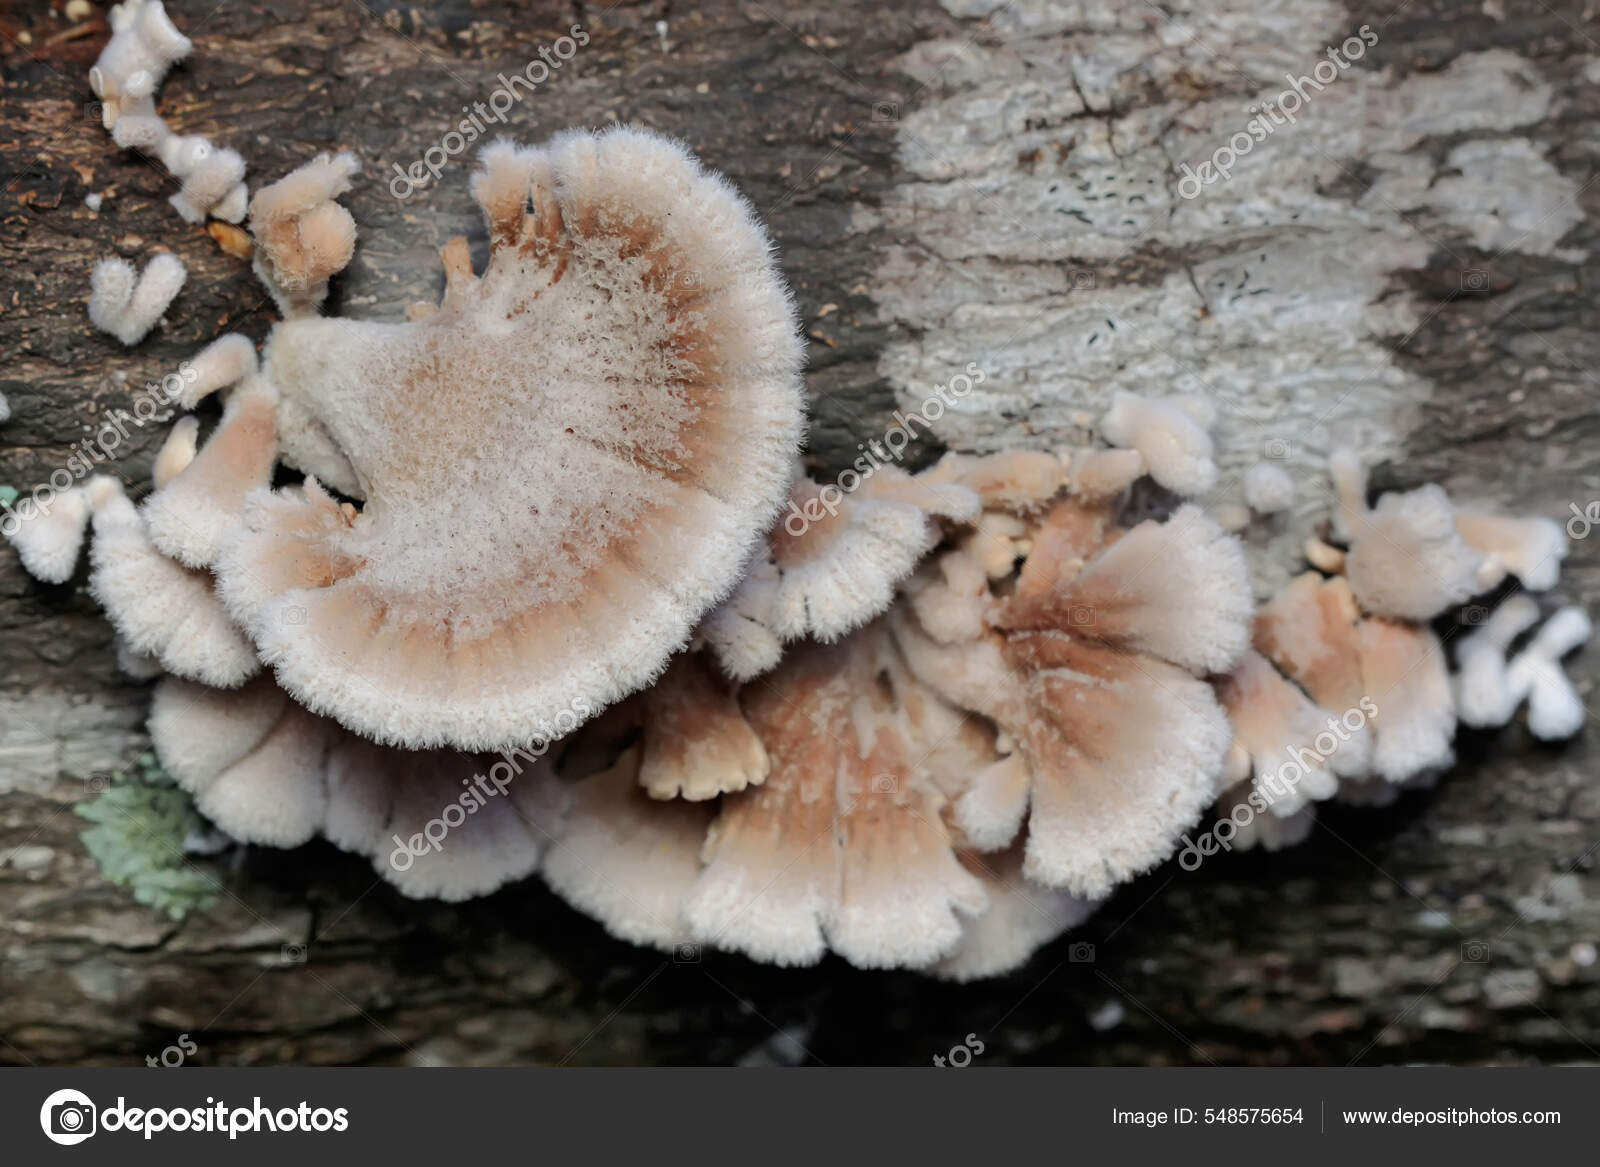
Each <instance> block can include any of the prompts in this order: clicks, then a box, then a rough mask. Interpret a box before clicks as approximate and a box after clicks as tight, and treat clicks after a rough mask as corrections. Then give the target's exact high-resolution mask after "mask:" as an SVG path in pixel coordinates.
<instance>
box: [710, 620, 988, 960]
mask: <svg viewBox="0 0 1600 1167" xmlns="http://www.w3.org/2000/svg"><path fill="white" fill-rule="evenodd" d="M911 683H912V682H911V680H910V678H909V677H908V676H907V675H906V674H905V672H904V669H903V667H901V666H898V665H897V664H896V663H895V661H894V657H893V652H892V649H891V648H890V647H889V644H888V641H887V638H886V637H885V635H884V630H883V629H882V627H881V626H879V625H873V626H871V627H869V628H867V629H864V630H863V631H861V632H859V633H856V634H855V635H854V636H852V637H850V638H849V639H847V640H845V641H843V642H841V643H840V644H838V645H836V646H820V645H806V646H804V647H802V648H801V649H799V650H797V651H795V652H793V653H791V654H790V655H789V656H788V657H786V658H785V661H784V663H783V665H782V666H781V667H780V669H779V670H778V672H777V673H775V674H774V675H773V676H772V677H771V678H770V679H769V680H768V681H767V682H766V683H763V684H761V685H757V686H754V687H753V688H752V689H750V690H747V691H746V702H745V714H746V717H747V718H748V719H749V721H750V723H751V725H753V726H754V727H755V729H756V732H757V733H758V734H759V735H760V736H761V739H762V741H763V743H764V744H765V745H766V748H767V753H768V756H769V757H771V758H772V761H773V770H772V773H771V775H769V776H768V778H767V780H766V782H765V783H763V784H762V785H761V786H758V787H753V788H751V789H749V790H745V791H743V792H742V793H739V794H735V795H730V796H728V797H726V798H724V799H723V800H722V805H721V812H720V814H719V815H718V817H717V821H716V823H715V825H714V826H713V827H712V829H711V833H710V835H709V836H708V837H707V840H706V845H705V850H704V852H703V855H704V859H705V863H706V868H705V871H704V872H703V874H702V875H701V876H700V878H699V879H698V880H697V881H696V884H695V886H694V888H693V889H692V890H691V892H690V893H689V896H688V898H687V901H686V902H685V905H684V914H685V918H686V919H687V920H688V922H689V924H690V928H691V930H692V932H693V934H694V935H695V937H696V938H697V939H699V940H701V941H703V942H705V943H709V944H713V945H716V946H718V947H723V948H730V949H734V950H737V951H740V952H744V953H746V954H748V955H750V956H753V957H755V958H757V959H759V960H766V961H770V962H773V963H776V964H786V965H788V964H810V963H813V962H815V961H816V960H818V959H820V957H821V956H822V954H823V952H824V951H826V950H827V949H828V948H829V947H831V948H832V949H833V950H834V951H835V952H838V953H839V954H840V955H842V956H843V957H845V959H847V960H849V961H850V962H851V963H852V964H855V965H857V966H860V967H863V968H884V967H900V966H910V967H919V966H922V965H926V964H928V963H930V962H932V961H934V960H937V959H939V958H941V957H943V956H945V955H947V954H949V953H950V952H952V951H953V950H954V949H955V947H956V946H957V944H958V943H959V942H960V939H961V918H962V917H963V916H970V915H976V914H978V913H980V912H982V911H983V910H984V908H985V906H986V903H987V901H986V898H985V896H984V893H983V889H982V887H981V885H980V884H979V883H978V882H977V881H976V880H975V879H973V877H972V876H971V875H970V874H968V873H967V872H966V871H965V870H963V869H962V867H961V866H960V864H959V863H958V862H957V861H956V858H955V854H954V851H953V849H952V847H951V839H950V835H949V832H948V831H947V829H946V827H945V825H944V823H943V821H942V819H941V817H940V811H941V808H942V806H943V805H944V801H945V800H944V796H943V795H942V794H941V793H940V792H939V791H938V790H937V789H936V788H935V787H934V785H933V784H932V783H931V782H930V781H929V780H928V778H927V777H926V775H925V773H924V772H923V771H922V767H921V763H920V755H921V753H922V752H924V751H922V750H921V749H919V746H918V744H917V742H916V741H915V740H914V735H912V734H910V733H908V730H907V723H906V720H905V716H904V711H903V708H902V707H901V706H900V704H899V703H898V702H897V701H896V700H895V698H894V695H893V694H894V690H895V686H896V685H897V684H898V685H901V686H904V685H907V684H911Z"/></svg>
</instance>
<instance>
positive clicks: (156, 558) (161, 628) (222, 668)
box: [85, 475, 261, 688]
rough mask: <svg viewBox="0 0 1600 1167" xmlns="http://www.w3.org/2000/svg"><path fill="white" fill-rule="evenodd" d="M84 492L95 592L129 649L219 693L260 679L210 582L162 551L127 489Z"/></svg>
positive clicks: (93, 485)
mask: <svg viewBox="0 0 1600 1167" xmlns="http://www.w3.org/2000/svg"><path fill="white" fill-rule="evenodd" d="M85 489H86V491H87V495H88V499H89V505H90V509H91V510H92V512H93V515H94V540H93V543H92V544H91V546H90V548H89V562H90V564H91V571H90V575H89V587H90V589H91V590H92V591H93V593H94V597H95V599H96V600H97V601H99V603H100V606H101V607H102V608H104V609H105V610H106V616H107V617H108V618H109V619H110V621H111V623H112V625H113V626H114V627H115V628H116V629H117V631H118V632H119V633H121V634H122V636H123V638H124V639H125V640H126V641H127V645H128V648H129V649H130V650H131V651H132V652H135V653H139V654H142V655H146V656H153V657H155V658H156V659H157V660H159V661H160V662H161V664H162V667H164V668H165V669H166V670H167V671H168V672H170V673H174V674H176V675H177V676H180V677H187V678H190V679H192V680H197V681H201V682H203V683H205V684H207V685H214V686H217V687H219V688H232V687H233V686H236V685H239V684H241V683H242V682H243V681H245V680H246V679H247V678H249V677H251V676H253V675H254V674H255V673H257V672H258V671H260V668H261V662H260V661H259V659H257V657H256V653H255V649H254V648H253V647H252V646H251V644H250V642H249V641H248V640H246V639H245V637H244V635H243V634H242V633H241V632H240V631H239V629H238V628H237V627H236V626H235V625H234V624H233V622H232V621H231V620H229V619H228V615H227V613H226V612H225V611H224V610H223V607H222V604H221V602H220V601H219V600H218V599H217V597H216V595H215V594H214V593H213V591H212V588H211V577H210V576H209V575H207V574H206V573H204V572H197V571H191V570H189V569H187V568H185V567H183V565H181V564H179V563H176V562H174V561H173V560H171V559H169V558H167V557H166V556H165V555H163V554H161V552H160V551H158V550H157V549H156V547H155V545H154V544H153V543H152V542H151V541H150V536H149V533H148V532H147V531H146V529H145V524H144V520H143V518H142V517H141V516H140V514H139V512H138V510H136V509H135V508H134V505H133V503H131V502H129V501H128V496H127V495H126V494H124V493H123V490H122V485H121V483H119V482H117V481H116V479H114V478H107V477H105V476H103V475H98V476H96V477H94V478H91V479H90V480H89V483H88V485H87V487H86V488H85Z"/></svg>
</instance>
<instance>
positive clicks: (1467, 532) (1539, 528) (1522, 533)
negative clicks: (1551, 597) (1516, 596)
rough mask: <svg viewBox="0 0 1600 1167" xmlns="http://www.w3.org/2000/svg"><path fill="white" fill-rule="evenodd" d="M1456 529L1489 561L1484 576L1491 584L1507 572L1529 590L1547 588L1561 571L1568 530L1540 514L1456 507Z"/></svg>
mask: <svg viewBox="0 0 1600 1167" xmlns="http://www.w3.org/2000/svg"><path fill="white" fill-rule="evenodd" d="M1456 530H1457V531H1459V532H1460V534H1461V538H1462V539H1464V540H1465V541H1466V543H1467V545H1468V546H1469V547H1471V548H1472V549H1473V550H1475V551H1477V552H1479V553H1481V554H1483V555H1485V556H1487V557H1488V559H1489V561H1490V566H1489V568H1488V569H1487V571H1488V575H1487V578H1488V579H1490V580H1491V581H1492V582H1490V583H1487V584H1485V585H1484V586H1487V587H1493V586H1494V584H1495V583H1498V582H1499V577H1501V576H1503V575H1504V574H1505V573H1506V572H1508V571H1509V572H1510V573H1511V574H1512V575H1514V576H1516V577H1517V579H1519V580H1521V581H1522V586H1523V587H1525V588H1527V589H1528V590H1529V591H1531V592H1543V591H1548V590H1550V589H1551V588H1553V587H1555V586H1556V580H1557V579H1558V578H1560V575H1561V561H1562V560H1563V559H1565V558H1566V557H1567V533H1566V532H1565V531H1563V530H1562V529H1561V525H1560V524H1559V523H1554V522H1551V521H1550V520H1549V519H1540V518H1522V519H1519V518H1512V517H1510V516H1508V515H1491V514H1484V513H1483V512H1481V511H1459V512H1457V514H1456Z"/></svg>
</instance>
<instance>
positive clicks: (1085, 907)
mask: <svg viewBox="0 0 1600 1167" xmlns="http://www.w3.org/2000/svg"><path fill="white" fill-rule="evenodd" d="M957 857H958V858H959V859H960V860H961V865H962V866H963V867H965V868H966V869H967V871H968V872H970V873H971V875H972V876H973V878H974V879H976V880H977V881H978V882H979V884H981V885H982V887H983V891H984V895H985V896H987V897H988V901H989V909H988V911H986V912H984V913H983V914H982V915H981V916H974V917H969V918H966V919H963V920H962V926H961V943H960V944H959V945H958V946H957V947H956V950H955V951H954V952H952V953H951V954H950V955H949V956H947V957H945V958H944V959H943V960H941V961H939V962H938V963H937V964H935V965H933V966H932V967H931V968H929V969H928V971H929V972H930V973H932V974H933V975H934V976H937V977H943V978H945V979H947V980H952V981H975V980H981V979H982V978H984V977H998V976H1004V975H1005V974H1006V973H1008V972H1011V971H1013V970H1014V969H1018V968H1021V967H1022V965H1023V964H1024V963H1025V962H1026V961H1027V959H1028V958H1029V957H1030V956H1032V955H1033V954H1034V953H1035V952H1037V951H1038V950H1039V949H1040V948H1041V947H1043V946H1044V945H1046V944H1048V943H1050V941H1052V940H1054V939H1056V937H1058V936H1061V935H1064V934H1065V933H1067V932H1069V931H1071V930H1072V929H1073V928H1076V927H1077V926H1078V925H1079V924H1081V923H1083V922H1084V921H1085V920H1087V919H1088V918H1089V917H1090V916H1091V915H1093V914H1094V910H1095V908H1097V907H1098V906H1099V903H1098V902H1097V901H1094V900H1081V899H1079V898H1077V897H1076V896H1073V895H1069V894H1068V893H1066V892H1063V891H1056V890H1054V889H1051V888H1047V887H1040V886H1039V885H1038V884H1036V883H1030V882H1029V881H1028V880H1027V879H1026V878H1025V877H1024V876H1023V874H1022V848H1021V847H1020V846H1017V847H1012V848H1011V849H1010V850H1008V851H1005V852H1002V853H1001V854H998V855H976V854H974V853H973V852H971V851H962V852H960V853H959V855H958V856H957Z"/></svg>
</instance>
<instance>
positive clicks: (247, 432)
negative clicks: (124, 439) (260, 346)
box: [144, 377, 278, 567]
mask: <svg viewBox="0 0 1600 1167" xmlns="http://www.w3.org/2000/svg"><path fill="white" fill-rule="evenodd" d="M277 400H278V399H277V394H276V392H274V390H273V388H272V386H271V385H269V384H268V383H267V382H266V381H264V380H262V379H261V378H260V377H250V378H248V379H247V380H245V381H243V382H241V383H240V384H239V385H238V386H237V387H235V388H234V389H233V390H232V391H231V392H230V393H229V395H228V403H227V406H226V407H225V408H224V409H223V413H222V424H221V425H219V426H218V427H217V430H216V432H215V433H214V434H212V435H211V439H210V441H208V442H206V444H205V446H204V447H203V448H202V449H201V450H200V452H199V454H197V455H196V456H195V458H194V460H193V461H192V462H190V463H189V465H188V466H187V467H185V468H184V470H183V473H181V474H179V475H178V476H177V477H175V478H173V479H172V481H171V482H169V483H167V484H166V485H165V486H163V487H161V488H160V489H159V490H157V491H156V492H155V493H154V494H152V495H151V496H150V498H149V499H148V500H147V501H146V502H145V504H144V515H145V522H146V523H147V524H148V525H149V529H150V538H151V539H152V540H153V541H154V542H155V544H156V546H157V547H159V548H160V549H161V551H162V552H163V553H164V554H166V555H170V556H172V557H173V558H174V559H177V560H179V561H180V562H182V563H184V564H186V565H187V566H189V567H209V566H210V565H211V564H212V563H213V562H215V560H216V558H217V554H218V549H219V547H220V546H221V544H222V541H223V539H224V537H225V536H230V535H232V534H233V533H234V532H235V530H236V529H237V528H238V526H239V525H240V523H241V521H242V512H243V510H244V500H245V496H246V495H248V494H249V493H250V492H251V491H252V490H255V489H257V488H258V487H263V486H265V485H266V484H267V483H268V482H270V481H271V480H272V467H273V464H274V461H275V459H276V455H277V450H278V445H277V434H278V431H277Z"/></svg>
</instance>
